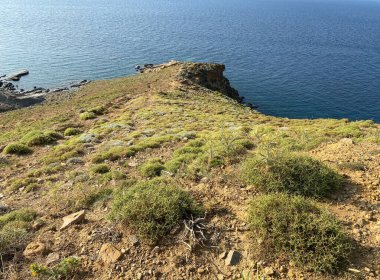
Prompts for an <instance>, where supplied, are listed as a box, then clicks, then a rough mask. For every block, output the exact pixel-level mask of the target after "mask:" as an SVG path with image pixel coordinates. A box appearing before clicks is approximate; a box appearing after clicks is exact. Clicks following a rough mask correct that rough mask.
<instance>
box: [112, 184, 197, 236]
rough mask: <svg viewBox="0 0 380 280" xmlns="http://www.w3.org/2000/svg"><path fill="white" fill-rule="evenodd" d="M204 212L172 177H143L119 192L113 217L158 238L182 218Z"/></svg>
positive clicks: (115, 199)
mask: <svg viewBox="0 0 380 280" xmlns="http://www.w3.org/2000/svg"><path fill="white" fill-rule="evenodd" d="M201 213H202V208H201V207H200V206H199V205H198V204H197V203H196V202H195V200H194V199H193V198H192V197H191V195H190V194H189V193H187V192H185V191H183V190H181V189H180V188H179V187H176V186H174V185H173V183H172V182H170V181H165V180H161V179H160V180H159V179H155V180H150V181H140V182H138V183H136V184H135V185H134V186H132V187H129V188H127V189H125V190H124V189H123V190H121V191H120V192H119V193H118V194H116V196H115V198H114V202H113V208H112V214H111V218H112V219H113V220H115V221H119V222H123V223H126V224H127V225H129V226H130V227H131V228H132V229H133V230H135V231H136V232H137V233H138V234H139V235H140V236H142V237H145V238H148V239H150V240H158V239H160V238H161V237H163V236H164V235H165V234H167V233H169V231H170V230H171V229H173V227H175V226H177V225H180V223H181V221H182V220H183V219H186V218H189V217H190V216H198V215H200V214H201Z"/></svg>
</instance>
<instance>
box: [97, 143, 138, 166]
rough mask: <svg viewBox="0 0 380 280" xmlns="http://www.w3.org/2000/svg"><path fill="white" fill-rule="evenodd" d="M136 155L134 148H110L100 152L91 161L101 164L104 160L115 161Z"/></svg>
mask: <svg viewBox="0 0 380 280" xmlns="http://www.w3.org/2000/svg"><path fill="white" fill-rule="evenodd" d="M136 153H137V150H136V149H135V148H134V147H112V148H110V149H109V150H108V151H104V152H100V153H97V154H96V155H94V157H93V158H92V159H91V161H92V162H93V163H101V162H104V161H105V160H110V161H117V160H120V159H123V158H128V157H131V156H133V155H135V154H136Z"/></svg>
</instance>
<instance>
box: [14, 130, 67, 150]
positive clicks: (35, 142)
mask: <svg viewBox="0 0 380 280" xmlns="http://www.w3.org/2000/svg"><path fill="white" fill-rule="evenodd" d="M62 138H63V136H62V134H60V133H58V132H55V131H46V132H42V131H38V130H34V131H31V132H29V133H27V134H26V135H25V136H24V137H22V139H21V142H22V143H25V144H26V145H28V146H43V145H49V144H53V143H55V142H56V141H57V140H59V139H62Z"/></svg>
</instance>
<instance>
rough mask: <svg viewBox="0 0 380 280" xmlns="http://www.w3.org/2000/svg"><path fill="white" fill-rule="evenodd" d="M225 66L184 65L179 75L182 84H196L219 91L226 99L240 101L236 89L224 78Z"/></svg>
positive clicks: (209, 64) (214, 64)
mask: <svg viewBox="0 0 380 280" xmlns="http://www.w3.org/2000/svg"><path fill="white" fill-rule="evenodd" d="M224 70H225V66H224V65H223V64H217V63H184V64H183V65H182V69H181V71H180V73H179V78H180V79H181V80H182V82H183V83H189V82H190V83H192V84H197V85H200V86H202V87H206V88H208V89H210V90H214V91H219V92H221V93H223V94H225V95H227V96H228V97H231V98H233V99H235V100H238V101H242V98H241V97H240V96H239V93H238V91H237V90H236V89H234V88H232V87H231V85H230V82H229V80H228V79H227V78H226V77H224V75H223V72H224Z"/></svg>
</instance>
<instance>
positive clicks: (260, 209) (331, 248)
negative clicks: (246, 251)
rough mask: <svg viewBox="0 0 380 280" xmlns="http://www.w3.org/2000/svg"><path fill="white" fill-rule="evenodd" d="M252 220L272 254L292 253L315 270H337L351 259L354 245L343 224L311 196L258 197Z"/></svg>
mask: <svg viewBox="0 0 380 280" xmlns="http://www.w3.org/2000/svg"><path fill="white" fill-rule="evenodd" d="M249 223H250V227H251V229H252V232H253V234H254V236H255V237H256V238H257V240H260V242H261V245H262V249H263V252H266V253H267V254H268V255H271V256H278V257H279V256H280V255H285V256H289V258H290V259H291V260H292V261H293V262H294V263H295V264H296V265H298V266H300V267H303V268H306V269H307V270H311V271H314V272H337V271H338V270H339V269H340V268H341V267H344V266H345V265H346V264H347V262H348V259H349V256H350V251H351V245H350V242H349V239H348V237H347V236H346V235H345V233H344V231H343V228H342V226H341V225H340V224H339V222H338V221H337V220H336V219H335V218H334V217H333V216H332V215H331V214H329V213H328V212H327V210H325V209H322V208H320V207H318V206H317V204H316V203H315V202H313V201H312V200H311V199H308V198H303V197H301V196H289V195H286V194H270V195H264V196H259V197H256V198H254V199H253V200H252V201H251V204H250V210H249Z"/></svg>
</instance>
